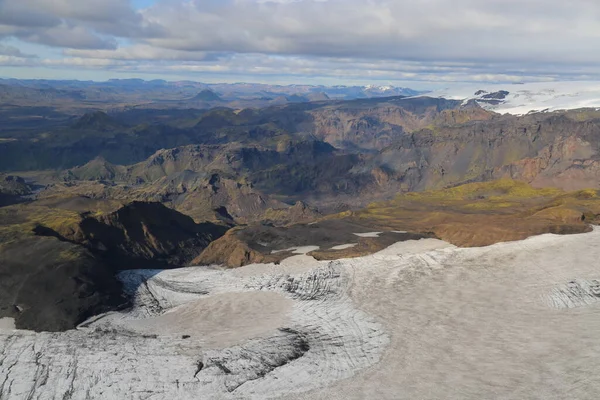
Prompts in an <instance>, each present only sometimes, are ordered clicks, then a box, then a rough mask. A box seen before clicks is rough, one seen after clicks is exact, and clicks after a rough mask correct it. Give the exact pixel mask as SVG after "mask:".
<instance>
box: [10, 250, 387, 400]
mask: <svg viewBox="0 0 600 400" xmlns="http://www.w3.org/2000/svg"><path fill="white" fill-rule="evenodd" d="M121 279H122V280H123V281H124V283H125V285H126V287H127V288H128V290H135V293H136V295H135V296H136V297H135V306H134V307H133V309H132V310H130V311H129V312H125V313H109V314H106V315H104V316H100V317H97V318H93V319H91V320H90V321H88V322H86V323H84V324H82V325H81V326H80V329H78V330H74V331H69V332H64V333H39V334H36V333H33V332H24V331H16V332H9V331H4V333H2V332H0V377H3V378H0V398H2V399H30V398H36V399H85V398H93V399H97V398H107V399H108V398H110V399H125V398H127V399H145V398H153V399H197V398H224V399H227V398H231V399H239V398H257V399H263V398H268V397H273V396H281V395H285V394H286V393H290V392H302V391H306V390H310V389H312V388H315V387H319V386H321V385H324V384H326V383H330V382H333V381H335V380H339V379H344V378H348V377H350V376H352V375H353V374H355V373H356V372H357V371H359V370H361V369H363V368H366V367H368V366H370V365H373V364H374V363H376V362H377V361H379V359H380V356H381V353H382V351H383V348H384V347H385V344H386V343H387V341H388V338H387V336H386V334H384V332H383V331H382V329H381V327H380V326H379V325H378V324H377V323H375V322H374V321H372V319H371V318H370V317H368V316H367V315H366V314H365V313H363V312H361V311H359V310H356V309H355V308H354V307H353V304H352V302H351V300H350V299H349V298H348V295H347V294H346V291H347V288H348V283H349V274H348V271H346V270H345V268H344V266H343V264H342V263H340V262H337V261H332V262H322V263H320V266H319V267H318V268H316V269H313V270H311V271H309V272H307V273H303V274H297V275H290V274H273V275H261V274H259V275H252V274H251V275H249V276H247V277H246V278H240V277H239V276H236V274H234V273H232V271H218V270H210V269H205V268H186V269H181V270H172V271H161V272H158V271H127V272H124V273H122V274H121ZM136 287H137V289H135V288H136ZM253 307H254V308H256V309H252V308H253ZM265 320H267V321H265Z"/></svg>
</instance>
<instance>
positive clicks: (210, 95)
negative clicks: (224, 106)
mask: <svg viewBox="0 0 600 400" xmlns="http://www.w3.org/2000/svg"><path fill="white" fill-rule="evenodd" d="M191 100H192V101H221V97H219V95H218V94H216V93H215V92H213V91H212V90H208V89H206V90H203V91H201V92H200V93H198V94H197V95H196V96H194V97H193V98H192V99H191Z"/></svg>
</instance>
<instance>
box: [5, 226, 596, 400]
mask: <svg viewBox="0 0 600 400" xmlns="http://www.w3.org/2000/svg"><path fill="white" fill-rule="evenodd" d="M599 242H600V229H598V228H596V229H594V231H593V232H590V233H586V234H580V235H570V236H557V235H551V234H548V235H542V236H537V237H533V238H530V239H527V240H523V241H519V242H511V243H500V244H496V245H493V246H489V247H483V248H469V249H464V248H456V247H454V246H452V245H449V244H447V243H445V242H442V241H438V240H433V239H426V240H420V241H408V242H402V243H398V244H395V245H393V246H391V247H389V248H387V249H385V250H383V251H381V252H378V253H375V254H373V255H370V256H365V257H361V258H356V259H345V260H337V261H323V262H318V261H315V260H314V259H312V258H311V257H308V256H306V255H302V254H299V255H296V256H294V257H291V258H289V259H287V260H285V261H284V262H283V263H282V265H252V266H248V267H244V268H241V269H236V270H219V269H215V268H208V267H198V268H186V269H179V270H169V271H151V270H141V271H140V270H137V271H126V272H123V273H122V274H121V275H120V278H121V279H122V281H123V282H124V283H125V284H126V287H127V290H129V291H130V292H132V293H135V296H136V302H135V307H134V308H133V309H131V310H128V311H127V312H123V313H111V314H106V315H102V316H98V317H95V318H93V319H91V320H89V321H87V322H86V323H84V324H82V325H81V326H80V327H79V329H77V330H73V331H69V332H65V333H39V334H36V333H33V332H28V331H15V330H13V329H12V328H13V327H12V326H11V323H10V321H8V320H3V321H1V322H2V324H1V325H0V398H3V399H4V398H10V399H40V400H41V399H124V398H127V399H246V398H248V399H264V398H286V399H442V398H448V399H450V398H452V399H484V398H502V399H525V398H526V399H567V398H577V399H593V398H597V397H598V396H599V395H600V380H598V379H596V378H597V376H598V371H599V370H600V335H599V334H598V332H599V330H600V262H599V260H600V246H598V243H599Z"/></svg>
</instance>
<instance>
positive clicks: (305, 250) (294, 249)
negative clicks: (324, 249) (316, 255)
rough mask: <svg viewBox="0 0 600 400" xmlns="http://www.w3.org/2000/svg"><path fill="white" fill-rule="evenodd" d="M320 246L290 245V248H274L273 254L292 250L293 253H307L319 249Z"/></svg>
mask: <svg viewBox="0 0 600 400" xmlns="http://www.w3.org/2000/svg"><path fill="white" fill-rule="evenodd" d="M319 248H320V247H319V246H299V247H290V248H288V249H283V250H273V251H271V254H277V253H283V252H284V251H291V252H292V254H306V253H310V252H311V251H315V250H319Z"/></svg>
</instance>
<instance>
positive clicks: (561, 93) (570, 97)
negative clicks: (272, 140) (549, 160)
mask: <svg viewBox="0 0 600 400" xmlns="http://www.w3.org/2000/svg"><path fill="white" fill-rule="evenodd" d="M479 90H485V91H486V92H488V93H494V92H498V91H500V90H505V91H507V92H509V94H508V95H507V96H506V98H505V99H504V100H500V104H498V105H492V104H488V103H485V102H481V101H480V102H478V103H479V105H481V106H482V107H484V108H486V109H490V110H493V111H496V112H499V113H508V114H516V115H523V114H527V113H529V112H531V111H554V110H572V109H577V108H597V107H600V82H584V81H573V82H535V83H525V84H468V85H464V86H453V87H451V88H447V89H440V90H436V91H434V92H430V93H427V94H426V95H425V96H428V97H443V98H446V99H454V100H465V101H467V100H470V99H478V98H480V97H481V96H480V95H477V96H476V95H475V93H476V92H478V91H479Z"/></svg>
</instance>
